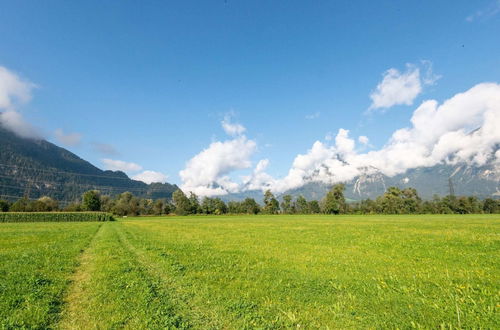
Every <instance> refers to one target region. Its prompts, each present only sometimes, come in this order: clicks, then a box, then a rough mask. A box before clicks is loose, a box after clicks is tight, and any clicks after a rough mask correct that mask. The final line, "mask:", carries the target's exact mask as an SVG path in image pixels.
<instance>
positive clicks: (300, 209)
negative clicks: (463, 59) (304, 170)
mask: <svg viewBox="0 0 500 330" xmlns="http://www.w3.org/2000/svg"><path fill="white" fill-rule="evenodd" d="M295 212H296V213H298V214H307V213H309V207H308V205H307V200H306V199H305V198H304V196H302V195H300V196H299V197H297V199H296V200H295Z"/></svg>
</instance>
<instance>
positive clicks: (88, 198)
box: [82, 190, 101, 211]
mask: <svg viewBox="0 0 500 330" xmlns="http://www.w3.org/2000/svg"><path fill="white" fill-rule="evenodd" d="M82 207H83V209H84V210H86V211H100V210H101V194H100V193H99V191H97V190H89V191H86V192H85V193H83V195H82Z"/></svg>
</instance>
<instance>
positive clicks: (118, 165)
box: [101, 158, 142, 172]
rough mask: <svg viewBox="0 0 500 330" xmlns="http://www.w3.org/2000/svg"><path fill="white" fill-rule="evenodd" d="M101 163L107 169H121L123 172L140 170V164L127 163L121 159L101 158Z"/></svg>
mask: <svg viewBox="0 0 500 330" xmlns="http://www.w3.org/2000/svg"><path fill="white" fill-rule="evenodd" d="M101 161H102V163H103V164H104V167H105V168H106V169H107V170H111V171H123V172H137V171H140V170H142V166H141V165H139V164H136V163H129V162H125V161H123V160H116V159H109V158H103V159H102V160H101Z"/></svg>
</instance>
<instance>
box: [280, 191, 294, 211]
mask: <svg viewBox="0 0 500 330" xmlns="http://www.w3.org/2000/svg"><path fill="white" fill-rule="evenodd" d="M282 199H283V201H282V202H281V211H282V212H283V213H284V214H293V213H295V207H294V205H293V203H292V195H284V196H283V197H282Z"/></svg>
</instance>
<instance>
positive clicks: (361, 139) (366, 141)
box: [358, 135, 370, 145]
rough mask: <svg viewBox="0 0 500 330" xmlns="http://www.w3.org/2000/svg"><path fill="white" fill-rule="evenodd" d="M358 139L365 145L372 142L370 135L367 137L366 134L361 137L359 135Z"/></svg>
mask: <svg viewBox="0 0 500 330" xmlns="http://www.w3.org/2000/svg"><path fill="white" fill-rule="evenodd" d="M358 141H359V143H361V144H363V145H368V143H370V139H368V137H366V136H364V135H361V136H360V137H358Z"/></svg>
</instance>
